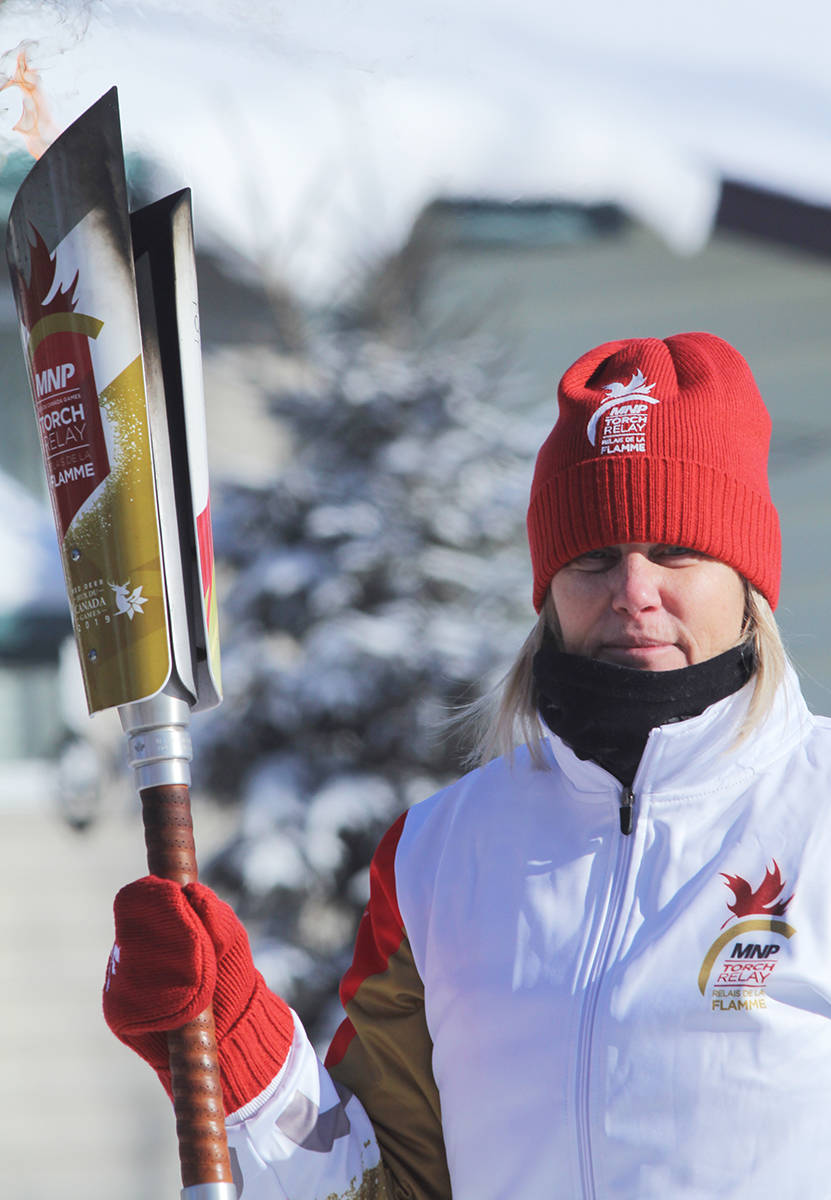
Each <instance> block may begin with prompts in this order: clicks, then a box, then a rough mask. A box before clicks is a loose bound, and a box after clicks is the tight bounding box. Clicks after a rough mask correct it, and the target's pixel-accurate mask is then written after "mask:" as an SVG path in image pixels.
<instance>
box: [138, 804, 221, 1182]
mask: <svg viewBox="0 0 831 1200" xmlns="http://www.w3.org/2000/svg"><path fill="white" fill-rule="evenodd" d="M139 795H140V797H141V807H142V817H143V820H144V841H145V845H146V847H147V866H148V868H149V870H150V873H151V874H153V875H158V876H160V877H161V878H162V879H171V880H173V881H174V882H175V883H178V884H180V885H182V886H184V885H185V884H186V883H193V882H195V881H196V879H197V877H198V873H197V865H196V847H195V845H194V841H193V823H192V820H191V812H190V794H189V791H188V787H187V785H186V784H182V783H178V784H159V785H156V786H153V787H146V788H142V789H141V790H140V792H139ZM167 1041H168V1047H169V1050H170V1072H171V1086H172V1090H173V1107H174V1110H175V1112H176V1132H177V1135H178V1138H179V1161H180V1163H181V1168H182V1184H183V1186H184V1190H183V1192H182V1196H183V1198H185V1200H234V1198H235V1197H236V1191H235V1189H234V1187H233V1175H232V1174H231V1162H230V1157H229V1154H228V1144H227V1141H226V1137H225V1114H224V1112H223V1107H222V1086H221V1082H220V1073H219V1056H218V1052H217V1046H216V1035H215V1032H214V1018H213V1010H212V1009H211V1008H210V1007H208V1008H207V1009H205V1011H204V1012H202V1013H200V1014H199V1016H197V1017H194V1019H193V1020H192V1021H189V1022H188V1023H187V1025H184V1026H182V1028H181V1029H175V1030H173V1031H172V1032H171V1033H169V1034H168V1037H167Z"/></svg>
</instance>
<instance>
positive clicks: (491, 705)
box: [461, 579, 787, 769]
mask: <svg viewBox="0 0 831 1200" xmlns="http://www.w3.org/2000/svg"><path fill="white" fill-rule="evenodd" d="M743 582H744V590H745V608H744V622H743V625H742V637H741V640H740V642H739V644H740V645H744V644H750V645H752V646H753V649H754V652H755V659H756V666H755V671H754V679H755V686H754V688H753V695H752V697H751V700H750V705H749V707H748V710H747V713H746V714H745V718H744V721H743V722H742V725H741V728H740V729H739V732H738V735H737V737H736V741H735V743H734V744H735V745H739V744H740V743H741V742H743V741H744V740H745V738H746V737H747V736H748V735H749V734H750V733H751V732H752V731H753V730H754V729H756V728H758V727H759V726H760V725H761V724H762V722H763V721H764V720H765V718H766V717H767V715H768V713H769V712H770V710H771V707H772V705H773V698H774V696H775V694H776V691H777V689H778V687H779V685H780V684H781V682H782V680H783V678H784V675H785V664H786V662H787V654H786V652H785V647H784V645H783V643H782V637H781V634H780V632H779V626H778V625H777V624H776V618H775V617H774V615H773V612H772V610H771V607H770V605H769V604H768V602H767V600H766V599H765V597H764V596H763V595H762V593H761V592H760V591H759V590H758V589H757V588H755V587H753V585H752V584H751V583H748V581H747V580H746V579H744V580H743ZM546 635H549V636H551V637H553V638H554V641H555V644H557V645H558V646H562V644H563V637H562V632H561V630H560V622H559V620H558V618H557V611H556V609H555V607H554V601H553V600H552V598H551V593H550V591H549V592H548V593H547V594H546V597H545V601H544V603H543V607H542V609H541V611H540V615H539V617H538V619H537V622H536V624H535V625H534V628H533V629H532V630H531V632H530V633H529V635H528V637H527V638H526V639H525V641H524V642H523V644H522V646H521V648H520V651H519V654H518V655H517V657H516V659H515V660H514V663H513V665H512V666H511V668H510V669H509V670H508V672H507V674H506V675H505V676H504V677H503V678H502V680H501V682H500V683H499V684H497V686H496V688H494V689H493V691H491V692H489V693H488V694H487V695H485V696H483V697H482V699H481V700H477V701H475V702H474V703H473V704H471V705H470V706H469V707H468V708H467V709H466V710H465V712H464V714H462V717H461V719H462V720H463V721H464V722H465V724H467V725H469V727H470V729H471V732H472V739H471V740H472V742H473V748H472V750H471V753H470V755H469V758H468V762H469V765H471V766H474V765H477V766H478V765H481V764H482V763H485V762H488V761H489V760H490V759H491V758H495V757H496V756H497V755H500V754H504V755H507V756H508V757H510V756H511V755H512V754H513V751H514V750H515V749H516V747H517V746H519V745H522V744H525V745H526V746H527V747H528V749H529V751H530V754H531V760H532V762H533V763H534V765H535V766H536V767H539V768H541V769H544V768H545V766H546V758H545V754H544V753H543V748H542V737H543V733H542V727H541V724H540V718H539V714H538V712H537V695H536V688H535V685H534V665H533V664H534V655H535V654H536V653H537V651H538V650H539V649H540V647H541V646H542V644H543V640H544V639H545V637H546Z"/></svg>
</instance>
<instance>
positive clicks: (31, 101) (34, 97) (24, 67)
mask: <svg viewBox="0 0 831 1200" xmlns="http://www.w3.org/2000/svg"><path fill="white" fill-rule="evenodd" d="M30 45H31V43H30V42H21V43H20V45H19V46H18V47H17V48H16V50H12V51H11V52H10V54H9V55H8V56H7V57H11V55H12V54H16V55H17V57H16V61H15V67H14V71H13V72H12V73H11V74H10V75H5V76H3V75H2V74H0V80H2V82H0V92H3V91H5V90H6V88H11V87H17V88H20V93H21V96H22V99H23V112H22V114H21V116H20V120H19V121H18V122H17V124H16V125H15V126H14V130H15V132H16V133H21V134H22V135H23V140H24V141H25V143H26V149H27V150H28V151H29V153H30V154H31V155H32V157H33V158H40V156H41V155H42V154H43V152H44V151H45V150H47V149H48V148H49V146H51V144H52V142H54V140H55V138H56V137H57V136H58V134H59V133H60V130H59V129H58V127H57V126H56V125H55V123H54V121H53V120H52V118H51V116H50V115H49V109H48V107H47V104H46V98H45V97H44V94H43V88H42V87H41V83H40V76H39V74H38V72H37V71H36V70H35V68H34V67H33V66H32V65H31V64H30V63H29V60H28V59H27V57H26V52H27V50H28V48H29V46H30Z"/></svg>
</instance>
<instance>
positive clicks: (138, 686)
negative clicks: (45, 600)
mask: <svg viewBox="0 0 831 1200" xmlns="http://www.w3.org/2000/svg"><path fill="white" fill-rule="evenodd" d="M100 403H101V410H102V413H103V414H104V415H105V416H106V417H107V418H109V425H110V429H111V430H112V437H113V445H112V447H111V463H112V467H111V470H110V473H109V475H108V476H107V478H106V480H105V481H104V483H103V484H102V485H101V487H100V488H99V489H98V490H97V491H96V493H94V494H93V496H92V497H90V499H89V500H88V501H87V503H86V504H85V505H84V506H83V508H82V509H81V510H80V511H79V512H78V514H77V516H76V517H75V518H74V519H73V521H72V522H71V524H70V526H69V528H68V529H67V531H66V534H65V536H64V538H63V542H62V546H61V550H62V554H63V560H64V569H65V571H66V578H67V584H68V590H69V599H70V604H71V607H72V615H73V620H74V624H75V631H76V635H77V641H78V651H79V654H80V656H81V665H82V667H83V674H84V684H85V687H86V690H87V701H88V704H89V708H90V711H91V712H98V711H99V710H101V709H104V708H110V707H112V706H114V705H119V704H124V703H126V702H128V701H129V700H131V699H141V698H143V697H145V696H150V695H153V694H154V693H155V692H157V691H159V689H160V688H162V687H163V686H164V684H165V682H166V680H167V677H168V674H169V671H170V648H169V643H168V632H167V620H166V612H165V592H164V581H163V577H162V564H161V561H160V553H159V534H158V528H157V524H156V504H155V495H154V485H153V466H152V462H151V457H150V443H149V435H148V430H147V416H146V410H145V396H144V377H143V372H142V364H141V358H137V359H135V360H134V361H133V362H132V363H130V365H129V366H128V367H127V368H126V369H125V370H124V371H122V373H121V374H120V375H118V376H117V377H116V378H115V379H114V380H113V381H112V383H111V384H110V385H109V386H108V387H106V388H105V389H104V391H103V392H102V393H101V395H100Z"/></svg>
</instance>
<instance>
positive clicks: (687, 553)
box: [655, 546, 701, 558]
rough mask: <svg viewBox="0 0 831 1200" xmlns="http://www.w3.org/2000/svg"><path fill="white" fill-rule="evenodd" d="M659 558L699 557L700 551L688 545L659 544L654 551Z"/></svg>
mask: <svg viewBox="0 0 831 1200" xmlns="http://www.w3.org/2000/svg"><path fill="white" fill-rule="evenodd" d="M655 553H656V555H657V557H659V558H700V557H701V555H700V552H699V551H698V550H693V549H692V548H691V547H690V546H659V547H658V548H657V550H656V551H655Z"/></svg>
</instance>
